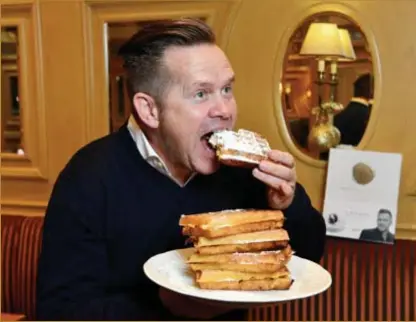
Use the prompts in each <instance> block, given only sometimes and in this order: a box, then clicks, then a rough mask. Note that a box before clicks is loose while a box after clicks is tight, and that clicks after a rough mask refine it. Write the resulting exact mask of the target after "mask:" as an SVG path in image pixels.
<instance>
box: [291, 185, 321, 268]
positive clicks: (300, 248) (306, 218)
mask: <svg viewBox="0 0 416 322" xmlns="http://www.w3.org/2000/svg"><path fill="white" fill-rule="evenodd" d="M284 214H285V217H286V221H285V229H286V230H287V231H288V234H289V237H290V244H291V246H292V248H293V250H294V251H295V252H296V255H297V256H299V257H303V258H306V259H309V260H312V261H314V262H319V261H320V259H321V258H322V256H323V253H324V250H325V241H326V225H325V220H324V218H323V216H322V214H321V213H320V212H319V211H318V210H316V209H315V208H314V207H313V206H312V204H311V201H310V198H309V196H308V194H307V193H306V191H305V189H304V188H303V186H302V185H301V184H299V183H297V184H296V190H295V197H294V200H293V202H292V204H291V205H290V206H289V207H288V208H287V209H285V210H284Z"/></svg>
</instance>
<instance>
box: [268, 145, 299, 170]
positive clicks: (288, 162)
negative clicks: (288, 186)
mask: <svg viewBox="0 0 416 322" xmlns="http://www.w3.org/2000/svg"><path fill="white" fill-rule="evenodd" d="M268 157H269V159H270V160H271V161H273V162H276V163H281V164H284V165H285V166H287V167H289V168H291V169H292V168H294V167H295V159H294V157H293V156H292V155H291V154H290V153H288V152H283V151H278V150H271V151H270V152H269V154H268Z"/></svg>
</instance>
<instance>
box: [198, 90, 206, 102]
mask: <svg viewBox="0 0 416 322" xmlns="http://www.w3.org/2000/svg"><path fill="white" fill-rule="evenodd" d="M206 94H207V93H206V92H205V91H198V92H196V93H195V98H196V99H198V100H201V99H204V98H205V96H206Z"/></svg>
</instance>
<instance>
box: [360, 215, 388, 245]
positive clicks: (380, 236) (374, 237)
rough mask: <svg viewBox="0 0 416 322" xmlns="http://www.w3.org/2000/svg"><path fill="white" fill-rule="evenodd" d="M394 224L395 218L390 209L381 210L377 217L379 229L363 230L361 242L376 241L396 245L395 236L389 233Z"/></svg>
mask: <svg viewBox="0 0 416 322" xmlns="http://www.w3.org/2000/svg"><path fill="white" fill-rule="evenodd" d="M392 223H393V216H392V214H391V211H390V210H388V209H380V210H379V211H378V215H377V227H376V228H373V229H363V230H362V231H361V234H360V237H359V239H360V240H367V241H375V242H382V243H390V244H392V243H394V235H393V234H392V233H391V232H390V231H389V229H390V226H391V224H392Z"/></svg>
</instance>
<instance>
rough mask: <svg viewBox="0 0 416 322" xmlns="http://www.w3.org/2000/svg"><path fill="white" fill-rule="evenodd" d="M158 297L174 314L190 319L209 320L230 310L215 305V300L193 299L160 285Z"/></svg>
mask: <svg viewBox="0 0 416 322" xmlns="http://www.w3.org/2000/svg"><path fill="white" fill-rule="evenodd" d="M159 297H160V299H161V300H162V303H163V305H164V306H165V307H166V308H167V309H168V310H169V311H170V312H171V313H172V314H173V315H175V316H177V317H183V318H191V319H200V320H210V319H212V318H214V317H215V316H218V315H221V314H225V313H227V312H229V311H230V310H232V308H230V307H225V306H217V305H215V304H216V303H215V302H211V301H204V300H197V299H193V298H192V297H189V296H185V295H182V294H179V293H176V292H172V291H170V290H168V289H165V288H163V287H161V288H160V289H159Z"/></svg>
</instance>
